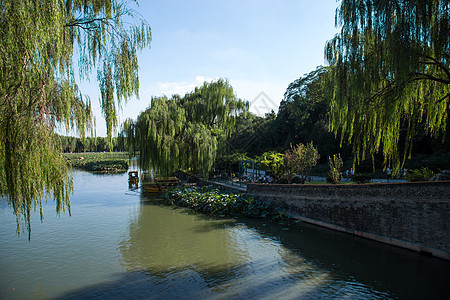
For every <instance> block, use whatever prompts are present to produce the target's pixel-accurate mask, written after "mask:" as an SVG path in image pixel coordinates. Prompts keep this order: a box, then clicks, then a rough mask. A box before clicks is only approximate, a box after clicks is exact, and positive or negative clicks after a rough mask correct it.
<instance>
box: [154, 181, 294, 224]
mask: <svg viewBox="0 0 450 300" xmlns="http://www.w3.org/2000/svg"><path fill="white" fill-rule="evenodd" d="M162 197H163V198H164V199H165V200H166V201H167V202H168V203H169V204H170V205H176V206H182V207H189V208H191V209H193V210H195V211H199V212H203V213H208V214H212V215H216V216H228V217H253V218H265V219H270V220H274V221H284V220H285V219H286V215H285V212H284V210H283V209H281V208H280V207H279V206H278V205H276V204H274V203H272V202H268V201H261V200H258V199H254V198H253V197H249V196H247V195H242V194H236V193H230V192H224V191H221V190H219V189H217V188H215V187H212V186H206V187H201V188H198V187H191V186H180V187H177V188H174V189H171V190H169V191H166V192H164V193H163V195H162Z"/></svg>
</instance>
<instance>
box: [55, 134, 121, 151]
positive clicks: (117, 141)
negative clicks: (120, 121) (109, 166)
mask: <svg viewBox="0 0 450 300" xmlns="http://www.w3.org/2000/svg"><path fill="white" fill-rule="evenodd" d="M59 138H60V140H61V148H62V151H63V152H64V153H75V152H108V151H114V152H117V151H128V149H127V148H126V145H124V143H123V139H121V137H114V138H112V143H111V145H110V144H109V143H108V138H107V137H85V138H79V137H73V136H59Z"/></svg>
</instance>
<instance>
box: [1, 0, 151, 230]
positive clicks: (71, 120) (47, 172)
mask: <svg viewBox="0 0 450 300" xmlns="http://www.w3.org/2000/svg"><path fill="white" fill-rule="evenodd" d="M150 39H151V34H150V27H149V26H148V24H147V23H146V22H145V21H144V20H141V19H139V18H135V16H134V12H133V10H131V9H130V8H128V7H127V6H126V5H125V4H124V3H123V2H122V1H116V0H65V1H63V0H48V1H37V0H14V1H2V2H1V13H0V193H1V195H2V196H6V197H7V198H8V201H9V203H10V205H11V206H12V207H13V209H14V211H15V213H16V216H17V230H18V233H19V234H20V224H21V222H20V219H21V216H24V221H25V224H26V225H29V222H30V211H31V209H32V207H36V206H40V207H41V217H42V205H41V201H42V198H43V197H49V198H53V199H55V200H56V209H57V212H58V214H59V213H60V211H63V210H64V209H65V208H68V209H70V202H69V194H70V192H71V191H72V181H71V177H70V174H69V172H68V168H67V164H66V162H65V160H64V158H63V157H62V156H61V142H60V139H59V137H58V136H57V135H56V134H55V130H57V129H58V130H64V129H66V130H67V131H69V130H76V131H77V132H78V133H79V134H80V136H84V135H85V133H86V131H87V130H88V129H90V128H92V114H91V105H90V100H89V99H88V98H86V97H84V96H82V94H81V92H80V91H79V90H78V87H77V84H76V82H75V68H77V69H78V74H79V75H80V77H81V78H82V79H87V78H88V77H89V76H90V74H91V72H92V71H93V70H97V78H98V81H99V83H100V91H101V99H100V101H101V107H102V109H103V114H104V116H105V118H106V123H107V128H108V135H109V137H111V136H112V132H113V129H114V126H115V124H116V105H117V103H120V102H121V101H123V100H126V99H128V98H129V97H131V96H132V95H133V94H137V92H138V87H139V80H138V65H137V56H136V52H137V51H138V50H140V49H142V48H143V47H146V46H148V45H149V43H150ZM74 53H76V55H74ZM75 58H78V64H74V62H73V60H74V59H75ZM28 229H29V227H28ZM29 232H30V231H29Z"/></svg>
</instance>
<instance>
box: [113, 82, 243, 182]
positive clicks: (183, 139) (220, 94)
mask: <svg viewBox="0 0 450 300" xmlns="http://www.w3.org/2000/svg"><path fill="white" fill-rule="evenodd" d="M246 111H248V103H247V102H244V101H242V100H240V99H237V98H236V96H235V94H234V92H233V88H232V87H231V85H230V84H229V83H228V82H227V81H226V80H222V79H219V80H217V81H215V82H205V83H204V84H203V85H202V86H201V87H197V88H195V90H194V91H192V92H191V93H188V94H186V95H185V96H184V97H180V96H178V95H174V96H172V98H170V99H169V98H167V97H165V96H164V97H154V98H152V100H151V105H150V107H149V108H148V109H147V110H145V111H144V112H142V113H141V114H140V115H139V116H138V118H137V120H136V121H135V122H133V121H132V120H126V121H125V122H124V124H123V125H122V126H123V130H122V133H121V135H122V136H124V137H126V139H127V141H128V147H129V150H130V153H131V154H134V153H135V152H136V151H139V153H140V167H141V169H142V170H150V169H153V170H155V171H157V172H158V173H159V174H162V175H170V174H171V173H173V172H174V171H177V170H188V171H192V172H194V173H202V174H203V176H205V177H207V176H208V174H209V172H210V170H211V168H212V165H213V163H214V161H215V159H216V155H217V152H218V149H219V148H220V147H221V145H223V144H222V142H223V141H224V140H225V138H226V137H227V136H229V134H230V133H231V131H232V129H233V128H234V124H235V121H236V118H237V116H238V115H239V114H241V113H244V112H246Z"/></svg>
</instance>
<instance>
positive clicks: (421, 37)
mask: <svg viewBox="0 0 450 300" xmlns="http://www.w3.org/2000/svg"><path fill="white" fill-rule="evenodd" d="M336 20H337V25H341V26H342V27H341V31H340V33H339V34H338V35H336V37H335V38H334V39H332V40H331V41H329V42H328V43H327V46H326V51H325V52H326V56H327V59H328V61H329V63H330V64H331V66H332V67H331V68H330V72H331V74H330V75H331V79H332V80H331V85H330V87H332V92H333V94H332V95H333V98H332V100H333V101H332V105H331V113H330V116H331V126H332V130H333V131H334V132H335V133H338V132H339V131H340V132H341V133H342V140H344V139H345V140H347V141H348V142H350V143H352V145H353V152H354V154H355V159H356V160H357V161H359V160H360V159H364V158H365V157H367V156H369V157H370V156H372V155H374V154H375V153H377V152H379V151H381V152H382V153H383V156H384V164H385V166H389V165H393V166H394V170H398V169H399V167H400V166H401V164H402V162H404V160H405V159H406V158H407V157H409V156H410V154H411V149H412V146H413V141H414V137H415V134H416V132H417V131H418V130H420V127H419V125H421V124H422V125H423V126H424V130H425V132H426V133H428V134H429V135H431V136H433V137H436V136H437V135H438V134H439V133H441V132H442V131H445V130H446V126H447V118H448V110H449V104H450V88H449V87H450V67H449V59H450V25H449V24H450V3H449V2H448V1H447V0H417V1H405V0H393V1H374V0H357V1H354V0H342V2H341V5H340V7H339V9H338V11H337V14H336ZM402 135H403V137H404V142H403V144H402V139H401V137H402ZM402 152H403V154H402ZM402 155H403V158H402Z"/></svg>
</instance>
